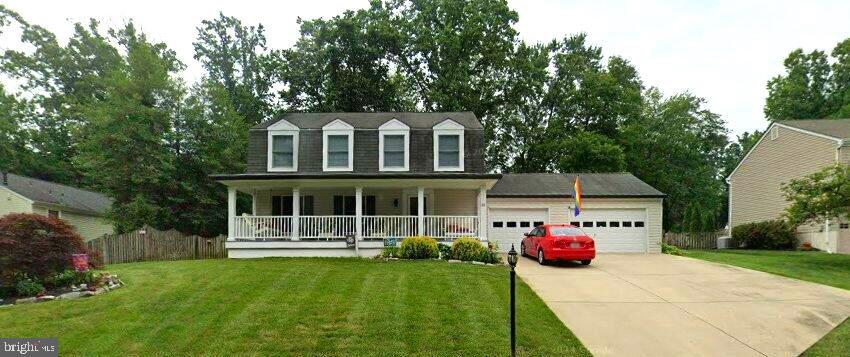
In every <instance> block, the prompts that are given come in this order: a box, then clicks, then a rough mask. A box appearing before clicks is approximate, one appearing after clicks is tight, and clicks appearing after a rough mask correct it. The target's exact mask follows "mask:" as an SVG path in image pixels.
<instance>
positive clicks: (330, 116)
mask: <svg viewBox="0 0 850 357" xmlns="http://www.w3.org/2000/svg"><path fill="white" fill-rule="evenodd" d="M281 119H286V121H288V122H290V123H292V125H295V126H297V127H299V128H302V129H321V128H322V127H323V126H325V125H326V124H328V123H330V122H332V121H334V120H336V119H341V120H342V121H344V122H346V123H348V124H351V125H352V126H354V128H355V129H377V128H378V127H380V126H381V125H382V124H384V123H386V122H387V121H389V120H391V119H398V120H399V121H401V122H402V123H404V124H407V126H409V127H410V128H411V129H430V128H431V127H433V126H434V125H436V124H439V123H440V122H442V121H444V120H446V119H451V120H454V121H455V122H457V123H458V124H460V125H463V126H464V127H466V128H468V129H483V128H484V127H483V126H482V125H481V121H479V120H478V118H477V117H476V116H475V114H474V113H472V112H435V113H413V112H376V113H287V114H283V115H281V116H279V117H277V118H274V119H271V120H267V121H264V122H262V123H260V124H258V125H257V126H255V127H253V129H266V128H268V127H269V126H271V125H272V124H274V123H277V122H278V121H280V120H281Z"/></svg>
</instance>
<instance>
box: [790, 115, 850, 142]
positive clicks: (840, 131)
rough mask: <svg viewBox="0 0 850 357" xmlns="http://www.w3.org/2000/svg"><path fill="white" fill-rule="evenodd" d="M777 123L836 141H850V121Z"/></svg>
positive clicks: (822, 120) (819, 120)
mask: <svg viewBox="0 0 850 357" xmlns="http://www.w3.org/2000/svg"><path fill="white" fill-rule="evenodd" d="M777 123H778V124H782V125H787V126H790V127H794V128H797V129H803V130H807V131H811V132H813V133H818V134H822V135H826V136H831V137H833V138H836V139H850V119H805V120H782V121H778V122H777Z"/></svg>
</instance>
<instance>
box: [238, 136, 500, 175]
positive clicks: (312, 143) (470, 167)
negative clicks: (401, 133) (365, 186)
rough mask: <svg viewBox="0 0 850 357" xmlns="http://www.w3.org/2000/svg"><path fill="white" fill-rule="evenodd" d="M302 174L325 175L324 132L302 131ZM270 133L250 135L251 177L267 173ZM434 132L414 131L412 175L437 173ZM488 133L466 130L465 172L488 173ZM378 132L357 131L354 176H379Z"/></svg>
mask: <svg viewBox="0 0 850 357" xmlns="http://www.w3.org/2000/svg"><path fill="white" fill-rule="evenodd" d="M298 137H299V138H298V172H299V173H314V174H315V173H321V172H323V170H322V160H323V158H322V131H321V130H301V131H300V132H299V133H298ZM267 145H268V133H267V131H265V130H257V129H254V130H251V131H250V132H249V134H248V159H247V160H248V161H247V167H246V172H247V173H265V172H268V171H267V162H266V160H267V155H268V148H267ZM433 145H434V132H433V131H432V130H422V129H412V130H410V172H414V173H432V172H434V146H433ZM485 149H486V146H485V145H484V132H483V131H482V130H466V131H465V134H464V172H470V173H484V172H485V171H484V151H485ZM378 155H379V154H378V131H377V130H355V131H354V172H356V173H377V172H379V170H378Z"/></svg>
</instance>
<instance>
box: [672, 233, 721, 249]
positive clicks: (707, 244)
mask: <svg viewBox="0 0 850 357" xmlns="http://www.w3.org/2000/svg"><path fill="white" fill-rule="evenodd" d="M725 235H726V232H724V231H720V232H697V233H686V232H681V233H675V232H666V233H664V243H667V244H670V245H674V246H677V247H679V248H682V249H717V238H718V237H723V236H725Z"/></svg>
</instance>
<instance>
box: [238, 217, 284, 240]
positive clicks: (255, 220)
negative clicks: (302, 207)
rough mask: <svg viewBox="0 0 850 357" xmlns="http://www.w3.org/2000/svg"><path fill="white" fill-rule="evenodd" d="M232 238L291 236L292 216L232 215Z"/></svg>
mask: <svg viewBox="0 0 850 357" xmlns="http://www.w3.org/2000/svg"><path fill="white" fill-rule="evenodd" d="M233 223H234V227H233V238H235V239H258V238H263V239H267V238H289V237H291V236H292V217H289V216H237V217H234V222H233Z"/></svg>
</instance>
